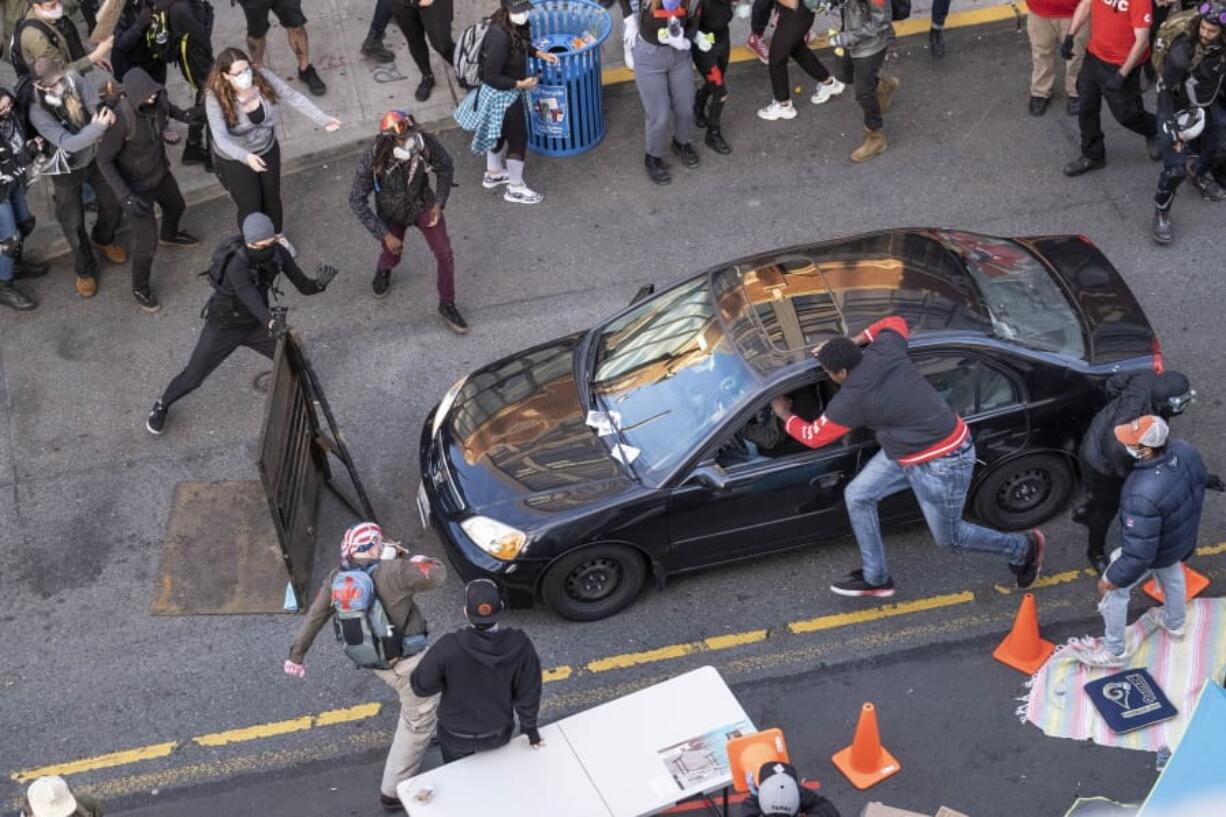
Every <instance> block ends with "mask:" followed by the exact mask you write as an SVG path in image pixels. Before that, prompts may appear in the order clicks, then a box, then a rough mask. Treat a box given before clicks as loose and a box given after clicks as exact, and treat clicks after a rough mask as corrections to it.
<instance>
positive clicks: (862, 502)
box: [843, 441, 1029, 584]
mask: <svg viewBox="0 0 1226 817" xmlns="http://www.w3.org/2000/svg"><path fill="white" fill-rule="evenodd" d="M974 470H975V444H974V443H972V442H969V441H968V442H967V443H966V445H964V446H962V448H959V449H958V450H957V451H955V452H954V453H952V454H949V455H948V456H944V457H941V458H940V459H935V460H931V461H929V462H924V463H920V464H919V465H905V466H904V465H899V464H898V463H896V462H894V461H893V460H891V459H890V458H889V457H887V456H886V455H885V452H884V451H878V452H877V455H876V456H874V457H873V458H872V459H871V460H869V461H868V465H866V466H864V468H863V469H861V471H860V473H859V474H857V475H856V478H855V479H853V480H852V481H851V482H850V483H848V485H847V490H846V491H845V492H844V494H843V499H844V501H845V502H846V503H847V515H848V516H849V517H850V518H851V529H852V531H853V532H855V535H856V544H857V545H859V546H860V560H861V561H862V562H863V566H864V580H865V581H866V582H868V583H869V584H884V583H885V582H886V581H887V580H888V579H889V578H890V570H889V568H888V567H887V566H886V561H885V543H884V542H882V541H881V520H880V519H879V518H878V516H877V503H879V502H880V501H881V500H883V499H885V498H886V497H887V496H892V495H894V494H896V493H899V492H900V491H904V490H906V489H907V488H910V489H911V490H912V491H914V492H915V498H916V500H917V501H918V502H919V506H920V510H921V511H923V513H924V520H925V521H926V522H927V523H928V529H929V530H930V531H932V538H933V539H934V540H936V543H937V545H938V546H940V547H945V548H950V549H951V550H953V551H954V552H955V553H956V552H958V551H962V550H972V551H977V552H979V553H999V554H1001V555H1002V556H1007V557H1008V558H1009V561H1010V563H1012V564H1021V563H1022V561H1023V560H1024V559H1025V557H1026V549H1027V547H1028V545H1029V542H1028V540H1027V539H1026V537H1025V536H1024V535H1022V534H1020V533H1001V532H999V531H994V530H989V529H988V528H983V527H980V526H979V525H972V524H971V523H970V522H967V521H965V520H964V519H963V518H962V511H963V509H964V508H965V507H966V493H967V491H968V490H969V489H970V486H971V474H972V473H973V472H974Z"/></svg>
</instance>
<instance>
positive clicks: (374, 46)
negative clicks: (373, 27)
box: [360, 34, 396, 62]
mask: <svg viewBox="0 0 1226 817" xmlns="http://www.w3.org/2000/svg"><path fill="white" fill-rule="evenodd" d="M360 50H361V52H362V56H363V57H370V58H371V59H372V60H374V61H375V62H394V61H395V60H396V55H395V54H393V53H392V52H391V51H390V50H388V47H387V46H385V45H384V44H383V40H381V39H379V38H378V37H376V36H375V35H374V34H367V35H366V39H365V40H364V41H363V42H362V48H361V49H360Z"/></svg>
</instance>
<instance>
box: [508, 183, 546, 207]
mask: <svg viewBox="0 0 1226 817" xmlns="http://www.w3.org/2000/svg"><path fill="white" fill-rule="evenodd" d="M543 198H545V197H544V196H542V195H541V194H540V193H538V192H536V191H535V190H532V189H530V188H529V187H528V186H527V185H526V184H521V185H519V186H518V187H516V186H515V185H509V186H508V187H507V189H506V191H505V192H504V193H503V194H502V200H503V201H509V202H511V203H512V204H539V203H540V201H541V199H543Z"/></svg>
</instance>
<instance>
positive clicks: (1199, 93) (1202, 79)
mask: <svg viewBox="0 0 1226 817" xmlns="http://www.w3.org/2000/svg"><path fill="white" fill-rule="evenodd" d="M1197 51H1200V53H1199V54H1197V53H1196V52H1197ZM1223 78H1226V47H1223V46H1222V45H1221V44H1220V43H1219V44H1217V45H1215V46H1213V47H1211V48H1209V49H1201V48H1200V46H1199V43H1198V42H1197V41H1196V35H1195V34H1192V35H1188V34H1182V35H1180V36H1178V37H1176V38H1175V40H1174V42H1172V43H1171V47H1170V49H1169V50H1168V51H1167V54H1166V59H1164V60H1163V62H1162V76H1161V77H1160V78H1159V80H1158V119H1159V120H1160V121H1164V120H1167V119H1170V118H1171V117H1172V116H1174V115H1175V111H1176V110H1178V109H1180V108H1183V107H1185V106H1187V105H1189V104H1199V105H1202V106H1203V105H1207V104H1209V103H1210V102H1214V101H1216V100H1217V99H1218V98H1219V94H1220V92H1221V90H1222V85H1223V82H1222V80H1223ZM1189 82H1190V83H1191V85H1192V89H1191V90H1192V93H1193V94H1194V95H1195V97H1196V99H1190V98H1189V88H1188V85H1189ZM1219 127H1220V126H1219Z"/></svg>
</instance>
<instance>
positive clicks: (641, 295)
mask: <svg viewBox="0 0 1226 817" xmlns="http://www.w3.org/2000/svg"><path fill="white" fill-rule="evenodd" d="M655 294H656V285H655V284H643V285H642V286H641V287H639V291H638V292H636V293H634V297H633V298H631V299H630V305H631V306H634V305H635V304H637V303H638V302H639V301H642V300H644V299H646V298H650V297H651V296H652V295H655Z"/></svg>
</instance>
